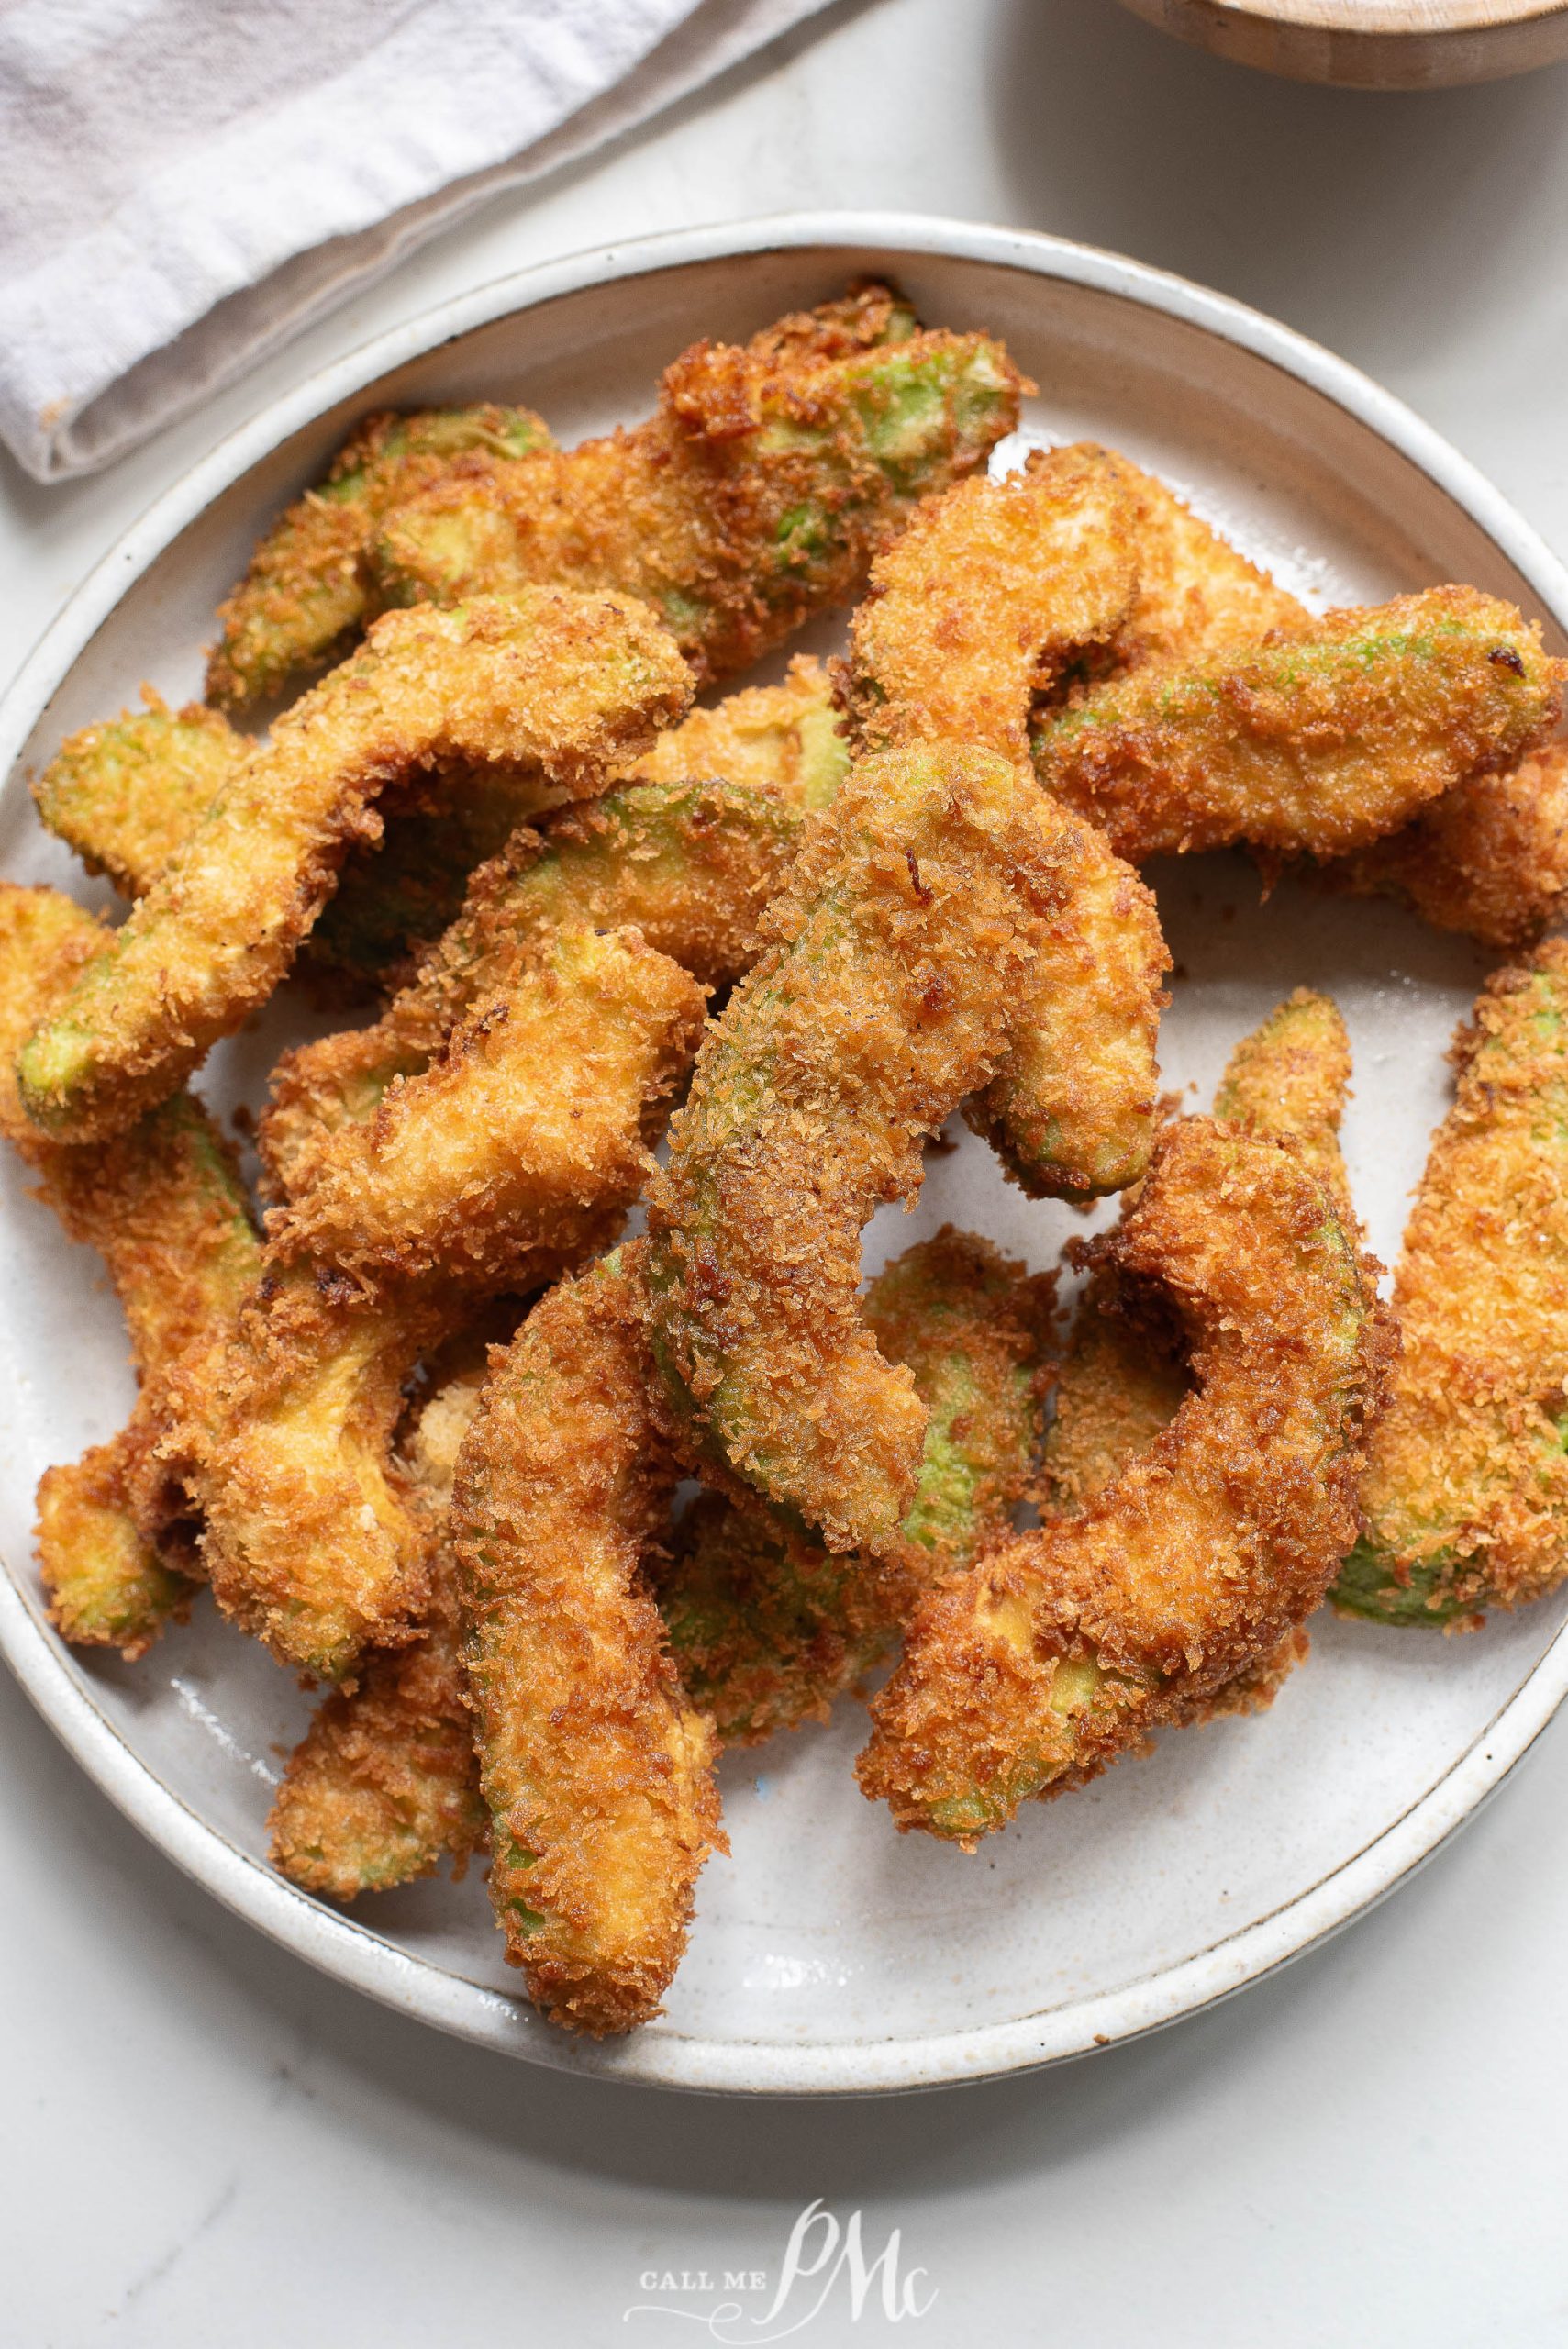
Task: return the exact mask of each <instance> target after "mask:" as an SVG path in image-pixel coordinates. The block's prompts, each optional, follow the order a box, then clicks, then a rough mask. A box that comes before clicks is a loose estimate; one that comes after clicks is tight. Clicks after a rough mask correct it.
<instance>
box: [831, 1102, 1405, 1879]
mask: <svg viewBox="0 0 1568 2349" xmlns="http://www.w3.org/2000/svg"><path fill="white" fill-rule="evenodd" d="M1106 1262H1108V1263H1111V1264H1114V1265H1115V1266H1116V1268H1117V1270H1118V1273H1120V1274H1122V1275H1125V1276H1127V1277H1129V1278H1131V1279H1133V1280H1135V1281H1136V1280H1145V1281H1154V1282H1157V1283H1159V1284H1161V1285H1162V1286H1164V1288H1165V1289H1166V1290H1167V1292H1168V1293H1169V1294H1170V1296H1171V1297H1172V1299H1173V1303H1174V1304H1175V1305H1176V1307H1177V1308H1178V1309H1179V1310H1180V1311H1181V1313H1182V1314H1183V1317H1184V1319H1185V1321H1186V1323H1187V1327H1188V1331H1189V1336H1190V1341H1191V1344H1192V1349H1193V1374H1194V1378H1195V1386H1196V1392H1195V1394H1194V1395H1193V1396H1191V1397H1189V1398H1188V1400H1187V1401H1186V1402H1184V1404H1183V1406H1182V1408H1181V1409H1180V1410H1179V1412H1178V1413H1177V1416H1176V1418H1175V1419H1174V1420H1173V1422H1172V1424H1171V1426H1170V1427H1169V1428H1168V1429H1167V1430H1165V1431H1164V1432H1163V1433H1162V1435H1160V1436H1159V1437H1157V1438H1156V1440H1155V1442H1154V1443H1153V1444H1152V1445H1151V1447H1150V1448H1149V1449H1148V1450H1147V1451H1145V1452H1143V1453H1140V1454H1139V1455H1137V1456H1136V1457H1135V1458H1133V1459H1132V1460H1130V1461H1129V1463H1128V1464H1126V1466H1125V1467H1124V1468H1123V1469H1122V1471H1121V1473H1120V1475H1118V1476H1117V1477H1116V1478H1115V1480H1114V1481H1113V1482H1112V1483H1111V1484H1110V1485H1109V1486H1107V1487H1106V1489H1105V1490H1104V1491H1103V1492H1102V1493H1101V1494H1100V1495H1099V1496H1098V1497H1096V1498H1095V1499H1094V1500H1093V1501H1091V1503H1090V1504H1089V1506H1088V1507H1087V1508H1085V1509H1084V1510H1083V1511H1082V1513H1081V1514H1079V1515H1078V1516H1076V1517H1073V1518H1068V1519H1063V1520H1058V1521H1057V1522H1055V1523H1053V1524H1048V1525H1046V1526H1043V1527H1042V1528H1041V1530H1040V1532H1039V1533H1036V1534H1025V1535H1022V1536H1020V1537H1019V1539H1018V1540H1017V1541H1016V1542H1012V1543H1011V1544H1009V1545H1007V1546H1006V1547H1004V1548H1003V1549H1001V1550H998V1551H996V1552H995V1553H993V1555H992V1556H991V1557H990V1558H989V1559H987V1560H985V1561H984V1563H983V1564H981V1565H979V1566H978V1567H976V1568H974V1569H973V1571H972V1572H971V1573H970V1574H969V1575H966V1576H962V1577H958V1578H955V1579H953V1580H952V1581H951V1582H949V1583H947V1584H945V1585H944V1586H941V1587H940V1588H939V1590H938V1591H936V1592H935V1593H934V1594H933V1595H932V1596H931V1597H930V1598H929V1599H928V1600H927V1601H926V1602H925V1603H924V1605H923V1606H922V1608H921V1609H920V1610H919V1611H918V1613H917V1616H916V1619H915V1621H914V1623H913V1625H912V1626H911V1628H910V1631H909V1636H908V1640H907V1642H906V1650H905V1656H904V1661H903V1663H902V1664H901V1665H900V1666H899V1668H898V1670H897V1671H896V1673H895V1675H894V1677H893V1679H892V1680H891V1681H890V1682H889V1683H888V1686H887V1687H886V1688H885V1689H884V1691H883V1693H882V1694H881V1696H879V1697H878V1698H877V1699H876V1700H875V1703H874V1705H873V1723H874V1729H873V1740H872V1743H871V1745H870V1746H869V1747H868V1748H867V1751H866V1753H865V1754H864V1755H862V1761H861V1765H860V1773H861V1781H862V1787H863V1788H864V1790H865V1792H866V1793H867V1794H868V1795H871V1796H873V1797H875V1796H881V1797H884V1798H885V1799H886V1800H888V1802H889V1803H890V1804H891V1806H892V1808H893V1811H894V1816H895V1820H897V1822H898V1824H899V1825H900V1826H901V1827H922V1828H925V1829H926V1830H927V1831H929V1832H931V1833H935V1834H939V1835H944V1836H949V1837H951V1838H953V1839H955V1840H957V1841H959V1842H965V1843H968V1842H972V1841H973V1838H974V1837H975V1836H977V1835H979V1834H982V1833H984V1832H986V1831H988V1830H990V1829H992V1828H994V1827H996V1826H999V1825H1001V1824H1002V1823H1003V1822H1004V1821H1005V1820H1006V1819H1007V1818H1009V1817H1010V1816H1011V1815H1012V1813H1013V1811H1014V1810H1015V1809H1016V1808H1017V1806H1018V1803H1019V1802H1020V1801H1022V1800H1024V1799H1027V1798H1029V1797H1030V1796H1035V1795H1041V1794H1050V1793H1053V1792H1056V1791H1060V1790H1061V1789H1062V1788H1063V1787H1068V1786H1073V1785H1080V1784H1082V1783H1083V1782H1084V1780H1085V1779H1087V1778H1090V1777H1093V1776H1095V1775H1096V1774H1097V1773H1098V1772H1099V1771H1101V1770H1103V1769H1104V1768H1105V1767H1106V1765H1107V1764H1108V1763H1110V1762H1112V1761H1114V1760H1115V1759H1116V1758H1117V1756H1118V1754H1119V1753H1123V1752H1126V1751H1128V1750H1129V1748H1131V1747H1135V1746H1137V1745H1138V1744H1140V1742H1142V1740H1143V1739H1144V1738H1145V1737H1146V1736H1147V1735H1148V1733H1149V1731H1151V1729H1153V1728H1155V1727H1157V1726H1158V1725H1160V1724H1161V1723H1162V1722H1166V1721H1171V1720H1181V1719H1185V1718H1190V1716H1191V1709H1192V1707H1193V1706H1194V1704H1195V1703H1197V1704H1204V1703H1206V1702H1207V1699H1209V1698H1213V1697H1214V1696H1215V1695H1216V1694H1217V1693H1218V1691H1219V1690H1221V1689H1222V1688H1224V1687H1227V1686H1228V1685H1229V1684H1230V1683H1232V1682H1234V1681H1235V1680H1236V1679H1237V1678H1238V1676H1239V1675H1243V1674H1252V1673H1256V1672H1257V1671H1258V1670H1259V1669H1260V1667H1262V1666H1265V1665H1267V1664H1268V1663H1269V1660H1270V1659H1271V1658H1273V1656H1274V1655H1275V1654H1276V1652H1277V1651H1278V1650H1279V1647H1280V1643H1281V1642H1282V1641H1283V1640H1284V1638H1285V1637H1286V1635H1287V1634H1288V1633H1289V1632H1290V1631H1291V1630H1292V1629H1293V1628H1294V1627H1295V1626H1296V1624H1298V1623H1299V1622H1300V1621H1302V1620H1304V1618H1305V1617H1306V1616H1307V1614H1308V1613H1310V1611H1311V1610H1312V1609H1313V1608H1315V1607H1316V1606H1317V1605H1318V1602H1319V1600H1320V1599H1321V1598H1322V1597H1323V1594H1324V1592H1325V1590H1326V1589H1327V1587H1328V1585H1329V1582H1330V1581H1331V1579H1332V1577H1333V1575H1334V1572H1335V1569H1336V1567H1337V1565H1338V1564H1339V1561H1340V1558H1341V1557H1342V1556H1343V1554H1344V1553H1345V1552H1346V1550H1347V1549H1348V1548H1349V1547H1350V1545H1351V1541H1352V1540H1353V1538H1354V1535H1355V1531H1356V1527H1357V1523H1358V1514H1357V1509H1356V1502H1355V1486H1356V1482H1357V1479H1358V1476H1359V1474H1360V1470H1361V1465H1362V1450H1363V1444H1364V1433H1365V1427H1366V1424H1367V1422H1368V1420H1369V1419H1370V1418H1371V1417H1372V1416H1373V1414H1374V1413H1375V1410H1376V1408H1378V1405H1379V1403H1380V1401H1381V1397H1382V1392H1383V1386H1384V1381H1385V1375H1386V1367H1387V1357H1388V1353H1389V1349H1390V1345H1391V1342H1392V1341H1391V1338H1390V1334H1389V1330H1388V1328H1387V1326H1386V1323H1385V1318H1384V1316H1383V1315H1382V1313H1381V1311H1380V1309H1379V1308H1377V1307H1376V1304H1375V1297H1374V1291H1373V1274H1372V1270H1371V1268H1370V1267H1369V1266H1368V1265H1367V1264H1365V1263H1363V1262H1362V1260H1361V1259H1360V1258H1359V1257H1358V1255H1357V1252H1356V1251H1355V1248H1354V1246H1353V1244H1352V1243H1351V1241H1350V1240H1348V1239H1347V1237H1346V1235H1345V1233H1344V1232H1343V1230H1342V1229H1341V1227H1340V1223H1339V1220H1338V1218H1337V1217H1336V1216H1335V1215H1334V1214H1333V1213H1332V1211H1331V1210H1330V1209H1329V1206H1328V1201H1327V1197H1326V1194H1325V1193H1324V1191H1323V1190H1322V1188H1321V1186H1319V1185H1318V1182H1317V1181H1316V1180H1315V1179H1314V1178H1313V1177H1312V1176H1311V1175H1309V1174H1307V1171H1306V1169H1305V1168H1303V1167H1302V1165H1301V1164H1300V1162H1299V1159H1298V1157H1297V1156H1296V1152H1295V1150H1294V1147H1293V1146H1292V1145H1290V1144H1286V1143H1268V1142H1263V1141H1255V1140H1253V1139H1251V1137H1248V1136H1246V1135H1244V1134H1242V1133H1240V1131H1238V1130H1235V1129H1233V1128H1225V1127H1220V1126H1217V1125H1215V1124H1213V1123H1212V1122H1211V1121H1209V1120H1208V1119H1186V1120H1184V1121H1181V1122H1179V1123H1177V1124H1176V1125H1174V1126H1173V1127H1171V1128H1170V1129H1169V1130H1167V1132H1166V1133H1165V1135H1164V1136H1163V1137H1162V1141H1161V1142H1160V1145H1159V1147H1158V1149H1157V1152H1156V1154H1155V1160H1154V1164H1153V1167H1152V1168H1151V1174H1150V1176H1149V1179H1148V1181H1147V1183H1146V1184H1145V1186H1144V1187H1143V1189H1142V1191H1141V1192H1140V1196H1139V1198H1138V1201H1137V1204H1136V1205H1135V1206H1134V1207H1133V1208H1132V1209H1131V1211H1130V1213H1129V1216H1128V1218H1127V1220H1126V1222H1125V1223H1124V1225H1123V1226H1122V1228H1121V1230H1120V1231H1119V1232H1118V1234H1117V1235H1116V1236H1115V1238H1114V1240H1113V1241H1109V1242H1107V1243H1106Z"/></svg>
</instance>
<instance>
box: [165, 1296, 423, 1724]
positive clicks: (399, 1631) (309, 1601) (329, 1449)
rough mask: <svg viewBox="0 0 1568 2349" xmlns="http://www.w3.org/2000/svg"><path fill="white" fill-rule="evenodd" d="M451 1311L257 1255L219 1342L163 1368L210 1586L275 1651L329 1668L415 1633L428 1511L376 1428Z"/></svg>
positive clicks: (175, 1464)
mask: <svg viewBox="0 0 1568 2349" xmlns="http://www.w3.org/2000/svg"><path fill="white" fill-rule="evenodd" d="M461 1318H462V1301H461V1299H459V1298H457V1297H453V1296H451V1295H450V1294H447V1293H443V1292H441V1291H439V1290H432V1291H420V1292H417V1293H412V1294H411V1293H410V1292H408V1291H407V1290H405V1289H398V1288H378V1287H376V1286H373V1285H370V1284H366V1283H363V1282H361V1281H358V1280H356V1279H354V1278H353V1277H351V1276H350V1275H348V1274H346V1273H342V1272H339V1271H335V1270H333V1269H331V1268H329V1267H327V1266H313V1265H309V1264H301V1265H295V1266H281V1267H280V1266H276V1265H274V1264H269V1266H268V1268H267V1270H266V1272H265V1274H264V1275H263V1276H262V1278H261V1281H260V1283H259V1284H258V1286H257V1288H256V1291H255V1294H254V1295H253V1297H251V1298H250V1301H249V1302H248V1303H247V1304H246V1305H245V1306H244V1307H243V1308H241V1310H240V1312H239V1317H238V1319H237V1321H236V1323H235V1326H234V1329H233V1332H232V1334H231V1336H230V1338H229V1340H228V1344H227V1345H226V1346H225V1347H224V1349H223V1350H222V1352H221V1353H218V1355H217V1358H216V1359H215V1360H212V1361H210V1362H208V1363H207V1364H204V1365H203V1366H202V1373H201V1375H200V1376H199V1377H193V1378H188V1379H183V1380H180V1381H179V1382H177V1384H176V1387H175V1393H174V1397H173V1401H172V1409H171V1415H170V1419H171V1424H170V1432H169V1434H168V1436H167V1437H166V1439H165V1442H164V1443H163V1446H162V1453H163V1456H164V1458H165V1460H166V1462H167V1464H168V1465H169V1469H170V1473H171V1474H172V1475H176V1476H177V1477H178V1478H179V1480H180V1481H181V1483H182V1484H183V1486H184V1488H185V1489H186V1490H187V1491H188V1492H189V1494H190V1496H191V1498H192V1501H193V1502H194V1504H195V1507H196V1508H197V1509H198V1510H199V1512H200V1514H201V1518H202V1523H203V1531H202V1534H201V1554H202V1558H203V1561H204V1564H205V1565H206V1573H207V1576H208V1579H209V1580H210V1582H211V1584H212V1587H213V1595H214V1597H215V1598H217V1603H218V1605H219V1606H220V1607H221V1608H222V1609H223V1610H224V1612H225V1613H226V1614H227V1615H229V1616H231V1617H232V1618H233V1619H234V1620H235V1621H236V1622H238V1623H239V1626H240V1627H241V1629H242V1630H244V1631H249V1632H250V1633H251V1634H252V1635H253V1636H254V1637H255V1638H257V1639H260V1640H261V1641H262V1642H264V1643H265V1644H266V1645H267V1646H268V1647H270V1648H271V1649H272V1653H273V1654H274V1655H275V1656H277V1658H278V1659H279V1661H280V1662H281V1663H284V1664H293V1665H295V1667H296V1668H298V1669H300V1670H303V1671H306V1672H309V1673H312V1674H314V1675H317V1677H319V1678H321V1679H326V1680H340V1679H342V1678H343V1677H344V1676H345V1675H348V1674H349V1673H350V1672H351V1671H352V1670H353V1668H354V1665H355V1664H356V1663H357V1661H358V1658H359V1656H360V1654H361V1652H362V1651H363V1650H364V1649H366V1648H377V1647H387V1648H390V1647H398V1646H402V1645H405V1644H406V1642H408V1641H409V1640H410V1639H412V1638H415V1637H417V1630H418V1625H419V1622H420V1620H421V1619H422V1617H423V1614H424V1611H425V1609H426V1607H427V1606H428V1598H429V1586H428V1544H429V1524H428V1512H427V1511H426V1509H425V1508H424V1505H423V1503H422V1500H421V1497H420V1495H419V1493H418V1491H417V1488H416V1487H415V1486H414V1485H413V1484H412V1483H411V1481H410V1479H409V1477H408V1475H406V1472H405V1470H404V1469H403V1467H402V1466H401V1464H399V1463H398V1461H397V1460H396V1459H395V1456H394V1454H393V1451H392V1441H393V1435H394V1431H395V1429H396V1426H397V1423H398V1421H399V1419H401V1417H402V1413H403V1405H404V1397H405V1390H406V1385H407V1382H408V1380H409V1378H410V1376H411V1375H412V1373H413V1371H414V1368H415V1365H416V1364H417V1362H418V1360H419V1357H420V1356H421V1354H422V1353H427V1352H428V1351H429V1350H430V1349H431V1348H432V1347H433V1346H435V1345H436V1344H439V1342H440V1341H441V1340H442V1338H443V1337H445V1336H446V1335H448V1334H449V1333H450V1330H452V1329H453V1328H454V1327H456V1326H457V1325H458V1323H459V1321H460V1320H461Z"/></svg>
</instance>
